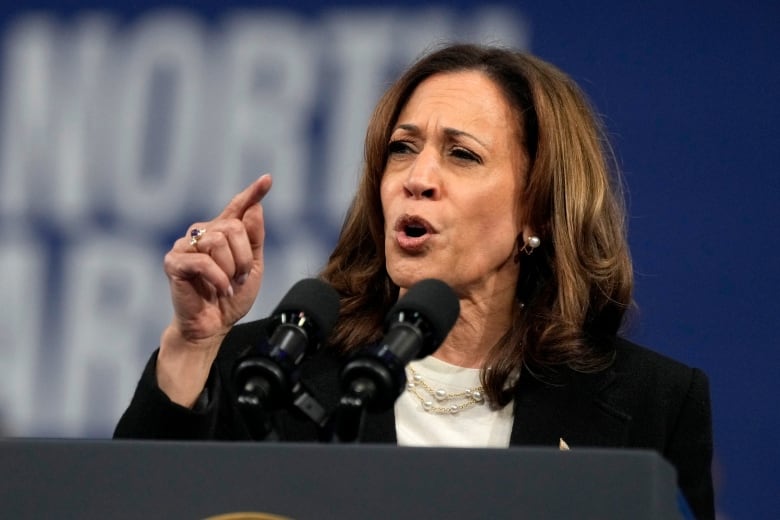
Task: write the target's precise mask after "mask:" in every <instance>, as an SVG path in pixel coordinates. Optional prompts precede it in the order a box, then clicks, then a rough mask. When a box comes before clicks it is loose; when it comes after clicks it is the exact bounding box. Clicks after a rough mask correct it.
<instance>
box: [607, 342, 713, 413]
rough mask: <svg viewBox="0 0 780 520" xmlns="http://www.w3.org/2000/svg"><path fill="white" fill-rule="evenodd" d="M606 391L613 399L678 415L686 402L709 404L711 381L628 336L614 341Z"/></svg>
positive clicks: (699, 371) (702, 374) (700, 372)
mask: <svg viewBox="0 0 780 520" xmlns="http://www.w3.org/2000/svg"><path fill="white" fill-rule="evenodd" d="M610 372H611V373H612V376H613V377H612V379H611V383H612V384H611V385H610V388H609V389H608V390H607V393H608V394H611V397H612V399H613V400H618V401H622V402H624V403H626V404H627V402H631V403H633V405H634V406H637V405H639V406H642V407H644V408H652V409H655V410H657V411H662V410H665V411H666V412H671V413H672V414H676V413H677V412H679V410H680V408H682V406H683V404H684V403H685V402H686V401H689V400H692V401H694V402H699V403H702V404H704V403H707V405H708V403H709V383H708V380H707V376H706V375H705V374H704V372H702V371H701V370H699V369H697V368H693V367H690V366H688V365H686V364H684V363H681V362H680V361H677V360H675V359H672V358H671V357H668V356H665V355H663V354H660V353H658V352H655V351H653V350H650V349H648V348H646V347H643V346H641V345H637V344H636V343H634V342H632V341H629V340H627V339H625V338H617V339H616V340H615V361H614V364H613V365H612V367H611V369H610Z"/></svg>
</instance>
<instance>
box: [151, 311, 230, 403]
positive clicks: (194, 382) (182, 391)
mask: <svg viewBox="0 0 780 520" xmlns="http://www.w3.org/2000/svg"><path fill="white" fill-rule="evenodd" d="M223 338H224V336H217V337H213V338H206V339H204V340H199V341H195V342H193V341H191V340H187V339H185V338H184V337H183V336H182V335H181V334H180V333H179V332H178V331H177V329H176V328H175V327H173V326H169V327H168V328H166V329H165V331H163V333H162V336H161V337H160V351H159V353H158V354H157V366H156V376H157V386H158V387H159V388H160V390H162V391H163V392H164V393H165V395H167V396H168V398H169V399H170V400H171V401H173V402H174V403H176V404H179V405H181V406H185V407H187V408H192V406H193V405H194V404H195V402H196V401H197V399H198V396H199V395H200V394H201V392H202V391H203V388H204V386H205V385H206V381H207V380H208V376H209V373H210V371H211V366H212V364H213V363H214V359H216V357H217V353H218V352H219V346H220V344H221V343H222V339H223Z"/></svg>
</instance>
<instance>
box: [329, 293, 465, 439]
mask: <svg viewBox="0 0 780 520" xmlns="http://www.w3.org/2000/svg"><path fill="white" fill-rule="evenodd" d="M459 314H460V302H459V301H458V297H457V296H456V295H455V292H454V291H453V290H452V289H451V288H450V286H448V285H447V284H446V283H444V282H442V281H441V280H436V279H432V278H431V279H427V280H423V281H421V282H419V283H416V284H415V285H413V286H412V287H410V288H409V290H408V291H407V293H406V294H405V295H404V296H403V297H402V298H401V299H400V300H398V302H397V303H396V304H395V305H394V306H393V308H392V309H390V312H389V313H388V314H387V317H386V318H385V327H384V330H385V335H384V337H383V338H382V341H381V342H380V343H379V344H378V345H375V346H373V347H370V348H368V349H366V350H364V351H363V352H362V353H360V354H358V356H357V357H355V358H354V359H352V360H350V361H349V362H347V364H346V365H344V367H343V368H342V370H341V373H340V383H341V390H342V392H343V394H344V397H343V398H342V402H341V403H340V405H341V408H342V417H349V416H350V415H351V416H353V417H354V413H355V412H354V411H353V412H350V411H348V410H349V409H352V410H357V409H360V410H362V409H363V408H365V406H366V405H367V406H368V408H369V410H371V411H384V410H387V409H389V408H390V407H391V406H393V404H394V403H395V400H396V399H397V398H398V396H399V395H401V392H402V391H403V388H404V385H405V384H406V373H405V367H406V365H407V364H408V363H409V362H410V361H412V360H413V359H415V358H422V357H425V356H427V355H429V354H431V353H433V352H434V351H435V350H436V349H437V348H438V347H439V345H440V344H441V342H442V341H443V340H444V338H446V337H447V334H449V332H450V329H452V326H453V325H455V321H456V320H457V319H458V315H459ZM357 413H359V414H362V411H360V412H357ZM342 423H343V421H342ZM352 426H355V425H354V421H353V424H352ZM339 429H340V430H341V431H340V432H339V435H340V436H341V437H342V438H351V437H353V436H354V434H355V433H356V431H355V428H350V425H347V424H341V425H340V426H339ZM357 430H359V427H358V428H357Z"/></svg>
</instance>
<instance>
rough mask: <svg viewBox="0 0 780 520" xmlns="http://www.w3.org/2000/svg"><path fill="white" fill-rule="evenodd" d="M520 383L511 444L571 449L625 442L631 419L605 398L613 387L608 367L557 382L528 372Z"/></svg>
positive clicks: (607, 445)
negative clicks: (542, 378)
mask: <svg viewBox="0 0 780 520" xmlns="http://www.w3.org/2000/svg"><path fill="white" fill-rule="evenodd" d="M520 379H521V380H520V382H519V384H518V389H517V393H516V395H515V407H514V422H513V426H512V434H511V437H510V444H512V445H547V446H556V447H557V446H558V445H559V442H560V440H561V439H563V440H564V441H565V442H566V443H567V444H568V445H569V446H570V447H571V448H572V449H576V448H577V447H578V446H579V447H584V446H601V447H621V446H624V445H625V444H626V441H627V437H628V427H629V424H630V421H631V416H630V415H629V414H627V413H626V412H624V411H622V410H620V409H617V408H616V407H614V406H611V405H610V404H608V402H607V401H606V400H605V399H604V396H605V395H606V394H607V393H608V388H609V387H610V386H612V385H613V384H614V383H615V374H614V372H613V371H612V370H611V369H608V370H606V371H604V372H600V373H598V374H582V373H575V372H569V373H568V374H567V376H566V377H565V380H561V381H559V382H556V383H544V382H541V381H539V380H538V379H536V378H535V377H534V376H533V375H531V374H530V373H529V372H528V371H524V372H523V375H522V376H521V378H520ZM559 379H561V378H559Z"/></svg>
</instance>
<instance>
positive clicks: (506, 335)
mask: <svg viewBox="0 0 780 520" xmlns="http://www.w3.org/2000/svg"><path fill="white" fill-rule="evenodd" d="M605 143H606V139H605V138H604V135H603V133H602V130H601V127H600V125H599V123H598V121H597V120H596V118H595V116H594V115H593V112H592V110H591V109H590V108H589V106H588V104H587V102H586V100H585V97H584V95H583V94H582V93H581V92H580V90H579V89H578V88H577V86H576V85H575V84H574V83H573V82H572V81H571V80H570V79H569V78H568V77H567V76H566V75H564V74H563V73H561V72H560V71H559V70H557V69H556V68H554V67H553V66H551V65H549V64H547V63H545V62H543V61H541V60H539V59H537V58H534V57H532V56H528V55H526V54H522V53H517V52H512V51H509V50H504V49H500V48H494V47H481V46H474V45H453V46H449V47H445V48H443V49H441V50H439V51H436V52H433V53H431V54H429V55H427V56H425V57H423V58H422V59H421V60H419V61H418V62H417V63H416V64H414V65H413V66H412V67H411V68H410V69H409V70H408V71H407V72H406V73H405V74H404V75H403V76H402V77H401V78H400V79H399V80H398V81H397V82H396V83H395V84H394V85H393V86H392V87H391V88H390V89H389V90H388V92H387V93H386V94H385V95H384V97H383V98H382V100H381V101H380V102H379V104H378V106H377V108H376V111H375V113H374V115H373V118H372V120H371V122H370V124H369V127H368V132H367V136H366V143H365V165H364V171H363V176H362V179H361V183H360V186H359V189H358V193H357V195H356V197H355V199H354V202H353V205H352V208H351V209H350V212H349V214H348V216H347V218H346V221H345V224H344V227H343V229H342V233H341V237H340V239H339V242H338V244H337V246H336V248H335V250H334V252H333V254H332V255H331V258H330V260H329V262H328V264H327V265H326V267H325V269H324V270H323V271H322V273H321V278H322V279H323V280H325V281H327V282H328V283H330V284H331V285H332V286H333V287H334V288H335V289H336V290H337V291H338V293H339V295H340V298H341V314H340V317H339V320H338V322H337V324H336V328H335V330H334V332H333V334H332V335H331V337H330V342H329V343H330V344H329V345H328V347H327V348H325V349H322V350H321V351H320V352H319V353H318V354H317V355H315V356H312V357H310V358H308V359H307V360H306V361H305V362H304V364H303V365H302V375H301V378H302V382H303V384H304V385H305V387H306V388H307V389H308V390H309V391H310V392H311V393H312V394H313V395H315V397H317V399H318V400H319V401H320V402H322V403H323V404H324V405H325V406H326V408H331V407H333V406H334V405H335V403H336V400H337V398H338V396H339V392H338V377H337V374H338V369H339V367H340V366H341V363H342V359H343V355H344V354H345V353H349V352H351V351H355V350H356V349H359V348H361V347H363V346H366V345H369V344H371V343H372V342H375V341H377V340H379V339H380V338H381V335H382V320H383V319H384V316H385V314H386V313H387V311H388V310H389V309H390V307H391V306H392V305H393V304H394V302H395V301H396V300H397V299H398V298H399V296H401V295H403V293H404V292H405V291H406V290H407V289H408V288H409V287H410V286H411V285H413V284H414V283H415V282H417V281H420V280H422V279H424V278H438V279H441V280H443V281H445V282H447V284H448V285H450V286H451V287H452V288H453V289H454V290H455V292H456V294H457V295H458V297H459V300H460V305H461V313H460V316H459V318H458V321H457V323H456V324H455V326H454V327H453V329H452V331H451V332H450V334H449V335H448V336H447V338H446V339H445V341H444V342H443V343H442V345H441V346H440V348H439V349H438V350H437V351H436V352H435V353H434V354H433V355H432V356H429V357H428V358H426V359H424V360H421V361H416V362H413V363H412V364H410V366H409V379H410V382H411V383H412V384H410V386H409V388H408V389H407V391H406V392H404V394H403V395H402V396H401V397H400V398H399V399H398V400H397V402H396V405H395V408H394V409H393V410H389V411H388V412H386V413H378V414H371V415H369V417H368V418H367V421H366V424H365V431H364V440H365V441H369V442H371V441H376V442H398V443H399V444H417V445H437V444H449V445H471V446H508V445H510V444H511V445H556V446H557V445H558V444H559V443H560V444H561V445H563V444H564V443H565V444H568V445H570V446H572V447H573V448H574V447H578V446H579V447H584V446H608V447H639V448H652V449H656V450H657V451H659V452H660V453H662V454H663V455H664V456H665V457H666V458H667V459H668V460H670V461H671V462H672V464H674V465H675V467H676V468H677V471H678V479H679V485H680V487H681V489H682V490H683V493H684V494H685V496H686V497H687V498H688V500H689V502H690V503H691V505H692V507H693V509H694V511H695V512H696V514H697V516H699V517H712V516H713V515H714V513H713V497H712V482H711V475H710V461H711V455H712V439H711V424H710V408H709V391H708V386H707V379H706V376H705V375H704V374H703V373H702V372H700V371H698V370H696V369H690V368H688V367H685V366H683V365H681V364H679V363H677V362H675V361H672V360H669V359H667V358H664V357H662V356H660V355H658V354H655V353H652V352H651V351H648V350H646V349H643V348H641V347H639V346H636V345H633V344H631V343H629V342H628V341H626V340H624V339H621V338H620V337H619V336H618V329H619V327H620V325H621V323H622V321H623V316H624V314H625V312H626V310H627V309H628V307H629V306H630V303H631V289H632V271H631V261H630V257H629V251H628V247H627V243H626V237H625V229H624V212H623V206H622V200H621V194H620V184H619V182H618V179H617V178H616V177H614V176H613V173H612V172H611V171H610V164H609V163H608V161H607V158H608V157H609V153H608V150H607V149H605V148H606V144H605ZM270 187H271V179H270V177H268V176H263V177H261V178H260V179H258V180H257V181H256V182H255V183H253V184H252V185H251V186H250V187H248V188H247V189H246V190H245V191H244V192H242V193H241V194H239V195H237V196H236V197H235V198H234V199H233V201H231V202H230V204H229V205H228V206H227V207H226V208H225V210H224V211H223V213H222V214H221V215H220V216H219V217H217V218H216V219H214V220H212V221H210V222H205V223H197V224H195V225H194V226H193V227H192V228H191V236H190V235H189V234H188V236H185V237H183V238H181V239H180V240H178V241H177V242H176V244H175V245H174V247H173V249H172V250H171V251H170V252H169V253H168V254H167V255H166V259H165V271H166V273H167V275H168V277H169V279H170V283H171V292H172V297H173V303H174V309H175V317H174V319H173V321H172V323H171V324H170V326H169V327H168V328H167V329H166V330H165V332H164V333H163V335H162V338H161V343H160V349H159V351H158V352H157V353H156V355H154V356H152V359H151V360H150V362H149V364H148V366H147V368H146V370H145V372H144V375H143V377H142V379H141V382H140V383H139V387H138V389H137V391H136V394H135V396H134V398H133V402H132V403H131V405H130V407H129V408H128V410H127V411H126V412H125V415H124V416H123V418H122V419H121V420H120V423H119V425H118V426H117V430H116V435H117V436H121V437H125V436H131V437H157V438H161V437H168V438H170V437H175V438H232V439H236V438H238V439H241V438H248V437H249V434H248V431H247V427H246V425H245V424H244V423H243V421H242V418H241V414H240V413H239V412H238V411H237V409H236V407H235V405H234V404H233V403H234V402H235V395H234V394H233V389H231V388H230V385H226V384H222V381H226V380H227V378H229V377H230V373H231V372H230V371H231V370H232V368H233V365H234V363H235V361H236V359H237V356H238V355H239V354H240V348H241V345H245V344H247V343H249V342H250V341H251V339H252V338H254V337H257V335H258V334H259V333H261V332H262V330H263V328H264V326H265V323H264V322H262V321H261V322H253V323H248V324H243V325H238V326H235V327H234V326H233V325H234V324H235V323H236V321H237V320H238V319H240V318H241V317H242V316H243V315H244V314H245V313H246V312H247V311H248V310H249V308H250V306H251V304H252V302H253V301H254V299H255V296H256V294H257V292H258V290H259V287H260V283H261V279H262V276H263V256H262V249H263V236H264V231H263V218H262V208H261V206H260V205H259V204H257V202H258V201H260V200H261V199H262V198H263V197H264V196H265V194H266V193H267V192H268V191H269V189H270ZM203 230H206V231H205V232H204V231H203ZM437 390H438V391H439V395H438V396H436V395H435V394H436V392H437ZM276 425H277V429H278V434H279V435H280V437H281V438H282V439H285V440H315V439H316V436H317V431H316V428H315V427H314V425H313V424H311V423H309V422H307V421H306V420H304V419H301V418H299V417H297V416H296V415H294V414H291V413H287V412H281V413H280V414H279V417H278V418H277V422H276Z"/></svg>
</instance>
